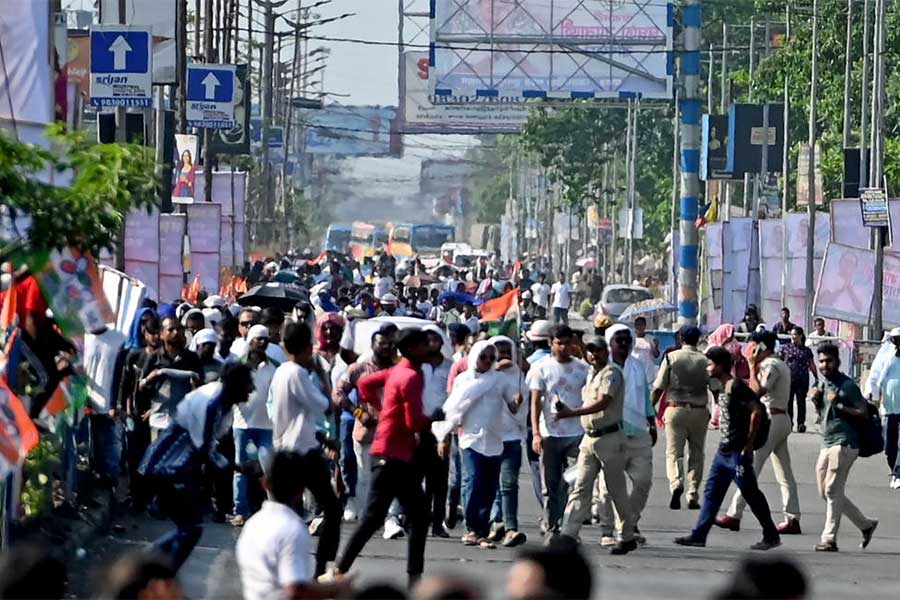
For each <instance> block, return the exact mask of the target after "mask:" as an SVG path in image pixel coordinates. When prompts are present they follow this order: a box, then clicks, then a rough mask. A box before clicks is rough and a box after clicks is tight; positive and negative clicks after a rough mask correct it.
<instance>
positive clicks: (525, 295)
mask: <svg viewBox="0 0 900 600" xmlns="http://www.w3.org/2000/svg"><path fill="white" fill-rule="evenodd" d="M529 298H531V291H529V290H526V291H524V292H522V299H523V300H527V299H529Z"/></svg>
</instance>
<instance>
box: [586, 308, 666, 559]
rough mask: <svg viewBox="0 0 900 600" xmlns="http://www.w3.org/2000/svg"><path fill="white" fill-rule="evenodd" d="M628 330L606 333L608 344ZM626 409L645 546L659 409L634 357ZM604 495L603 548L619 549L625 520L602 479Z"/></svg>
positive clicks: (628, 453) (635, 508) (628, 452)
mask: <svg viewBox="0 0 900 600" xmlns="http://www.w3.org/2000/svg"><path fill="white" fill-rule="evenodd" d="M620 331H628V327H626V326H625V325H613V326H612V327H610V328H609V329H607V331H606V340H607V344H610V343H611V342H612V340H613V337H614V336H615V335H616V333H618V332H620ZM624 372H625V410H624V411H623V419H622V431H623V432H624V433H625V474H626V475H628V478H629V479H630V480H631V493H630V494H629V499H630V504H631V511H632V513H633V514H634V523H635V528H634V529H635V536H634V537H635V540H637V542H638V543H640V544H642V543H644V542H645V539H644V537H643V536H642V535H640V533H639V532H638V529H637V522H638V521H639V520H640V518H641V513H642V512H644V507H645V506H647V499H648V498H649V496H650V487H651V486H652V485H653V446H654V445H656V410H654V408H653V403H652V402H651V401H650V384H649V383H648V382H647V373H646V370H645V369H644V365H643V363H641V361H639V360H638V359H636V358H635V357H634V355H632V356H629V357H628V358H627V359H626V360H625V368H624ZM599 479H600V495H599V498H598V500H597V504H598V508H599V510H598V516H599V518H600V532H601V536H602V537H601V538H600V545H601V546H615V545H616V537H615V535H614V531H618V532H619V534H620V535H621V531H622V521H621V519H615V520H614V515H613V506H612V501H611V500H610V497H609V493H608V492H607V490H606V483H605V481H604V479H603V478H602V477H601V478H599Z"/></svg>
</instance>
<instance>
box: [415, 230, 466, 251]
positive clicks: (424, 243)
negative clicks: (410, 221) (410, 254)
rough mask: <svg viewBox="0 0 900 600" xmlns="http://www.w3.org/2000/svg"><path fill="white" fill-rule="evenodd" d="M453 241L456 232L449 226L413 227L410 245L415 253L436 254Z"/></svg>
mask: <svg viewBox="0 0 900 600" xmlns="http://www.w3.org/2000/svg"><path fill="white" fill-rule="evenodd" d="M455 239H456V232H455V230H454V228H453V226H451V225H413V228H412V239H411V241H410V243H411V244H412V246H413V248H415V249H416V252H437V251H439V250H440V249H441V246H442V245H444V244H446V243H448V242H452V241H454V240H455Z"/></svg>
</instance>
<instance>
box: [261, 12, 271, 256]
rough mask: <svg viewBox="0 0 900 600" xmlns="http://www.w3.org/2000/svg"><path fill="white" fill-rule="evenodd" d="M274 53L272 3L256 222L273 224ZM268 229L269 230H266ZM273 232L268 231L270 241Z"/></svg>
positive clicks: (264, 72) (267, 26) (264, 73)
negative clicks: (261, 183)
mask: <svg viewBox="0 0 900 600" xmlns="http://www.w3.org/2000/svg"><path fill="white" fill-rule="evenodd" d="M274 52H275V10H274V6H273V3H272V2H266V3H265V47H264V48H263V53H262V54H263V67H262V73H261V87H260V96H261V97H260V100H261V104H262V160H263V164H262V182H263V185H262V194H261V195H262V197H261V198H260V207H259V208H260V210H259V212H258V213H257V214H258V215H259V218H258V220H259V221H264V222H268V223H270V224H271V223H274V221H273V219H272V217H273V216H274V211H273V207H272V190H271V182H272V165H271V164H270V163H269V129H270V128H271V127H272V95H273V90H272V63H273V54H274ZM267 229H269V228H267ZM272 234H273V232H272V231H271V230H269V231H268V238H267V239H271V237H272Z"/></svg>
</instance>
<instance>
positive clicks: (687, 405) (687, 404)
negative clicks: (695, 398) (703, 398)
mask: <svg viewBox="0 0 900 600" xmlns="http://www.w3.org/2000/svg"><path fill="white" fill-rule="evenodd" d="M669 406H673V407H675V408H706V405H705V404H704V405H702V406H701V405H699V404H691V403H690V402H669Z"/></svg>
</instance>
